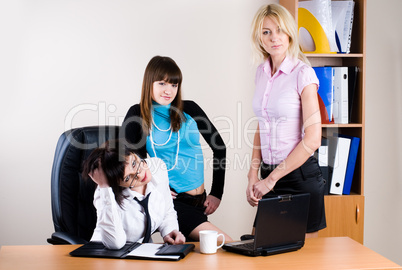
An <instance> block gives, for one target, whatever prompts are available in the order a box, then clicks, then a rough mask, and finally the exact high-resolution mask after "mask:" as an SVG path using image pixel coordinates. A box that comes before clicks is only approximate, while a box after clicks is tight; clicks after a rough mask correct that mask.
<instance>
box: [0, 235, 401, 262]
mask: <svg viewBox="0 0 402 270" xmlns="http://www.w3.org/2000/svg"><path fill="white" fill-rule="evenodd" d="M77 247H78V246H71V245H63V246H52V245H43V246H3V247H2V248H1V249H0V269H1V270H9V269H13V270H14V269H41V270H47V269H57V270H63V269H73V270H80V269H96V270H102V269H107V270H110V269H119V270H122V269H141V270H146V269H156V270H169V269H174V270H180V269H194V270H196V269H220V270H221V269H231V270H233V269H248V270H253V269H270V270H272V269H281V270H282V269H402V267H400V266H399V265H397V264H396V263H394V262H392V261H390V260H388V259H386V258H385V257H383V256H381V255H379V254H378V253H376V252H374V251H372V250H370V249H369V248H367V247H365V246H363V245H361V244H360V243H358V242H356V241H354V240H352V239H350V238H347V237H332V238H331V237H330V238H315V239H307V240H306V244H305V246H304V247H303V248H302V249H300V250H298V251H294V252H289V253H284V254H278V255H273V256H267V257H247V256H242V255H237V254H233V253H229V252H227V251H224V250H222V249H220V250H219V251H218V253H217V254H212V255H204V254H201V253H200V250H199V245H198V243H196V248H195V250H194V252H191V253H190V254H188V255H187V256H186V258H184V259H182V260H181V261H178V262H167V261H145V260H130V259H121V260H120V259H98V258H77V257H71V256H70V255H69V252H70V251H72V250H74V249H75V248H77Z"/></svg>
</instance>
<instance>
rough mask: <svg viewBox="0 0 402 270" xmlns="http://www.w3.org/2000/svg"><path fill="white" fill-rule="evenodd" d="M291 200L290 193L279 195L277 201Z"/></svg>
mask: <svg viewBox="0 0 402 270" xmlns="http://www.w3.org/2000/svg"><path fill="white" fill-rule="evenodd" d="M291 200H292V195H291V194H286V195H279V201H280V202H288V201H291Z"/></svg>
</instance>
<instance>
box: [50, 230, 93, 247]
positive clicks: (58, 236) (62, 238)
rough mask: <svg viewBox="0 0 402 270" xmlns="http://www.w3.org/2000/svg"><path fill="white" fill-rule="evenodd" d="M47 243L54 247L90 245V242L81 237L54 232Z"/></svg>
mask: <svg viewBox="0 0 402 270" xmlns="http://www.w3.org/2000/svg"><path fill="white" fill-rule="evenodd" d="M47 242H48V243H49V244H52V245H79V244H86V243H88V241H86V240H84V239H82V238H81V237H78V236H75V235H72V234H69V233H66V232H54V233H53V234H52V236H51V238H48V239H47Z"/></svg>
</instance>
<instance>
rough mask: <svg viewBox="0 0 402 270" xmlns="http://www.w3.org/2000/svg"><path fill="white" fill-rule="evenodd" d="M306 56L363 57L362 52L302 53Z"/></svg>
mask: <svg viewBox="0 0 402 270" xmlns="http://www.w3.org/2000/svg"><path fill="white" fill-rule="evenodd" d="M304 55H306V56H307V57H310V58H321V57H329V58H347V57H351V58H359V57H363V54H362V53H333V54H331V53H328V54H323V53H304Z"/></svg>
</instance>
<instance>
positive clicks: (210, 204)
mask: <svg viewBox="0 0 402 270" xmlns="http://www.w3.org/2000/svg"><path fill="white" fill-rule="evenodd" d="M220 204H221V200H219V199H218V198H216V197H215V196H213V195H208V196H207V198H206V199H205V202H204V206H205V207H206V209H205V212H204V214H205V215H210V214H212V213H214V212H215V211H216V209H218V207H219V205H220Z"/></svg>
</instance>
